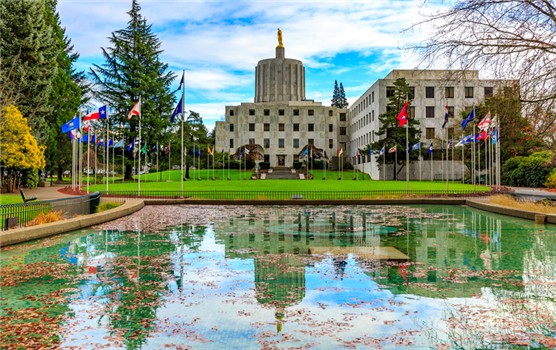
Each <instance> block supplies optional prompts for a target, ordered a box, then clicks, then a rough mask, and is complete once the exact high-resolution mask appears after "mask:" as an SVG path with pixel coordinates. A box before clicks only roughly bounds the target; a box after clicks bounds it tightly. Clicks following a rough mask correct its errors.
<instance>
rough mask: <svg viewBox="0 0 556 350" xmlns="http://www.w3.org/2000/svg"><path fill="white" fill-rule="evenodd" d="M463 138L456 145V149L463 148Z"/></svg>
mask: <svg viewBox="0 0 556 350" xmlns="http://www.w3.org/2000/svg"><path fill="white" fill-rule="evenodd" d="M464 140H465V138H463V139H461V140H460V141H459V142H458V143H456V147H463V145H465V143H464Z"/></svg>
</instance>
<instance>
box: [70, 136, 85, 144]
mask: <svg viewBox="0 0 556 350" xmlns="http://www.w3.org/2000/svg"><path fill="white" fill-rule="evenodd" d="M70 139H71V137H70ZM88 141H89V134H85V136H83V137H82V138H81V142H83V143H87V142H88Z"/></svg>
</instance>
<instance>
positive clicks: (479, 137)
mask: <svg viewBox="0 0 556 350" xmlns="http://www.w3.org/2000/svg"><path fill="white" fill-rule="evenodd" d="M486 139H487V133H486V131H484V130H483V131H481V132H480V133H478V134H477V141H481V140H485V141H486Z"/></svg>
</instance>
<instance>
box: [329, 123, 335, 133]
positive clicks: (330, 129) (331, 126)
mask: <svg viewBox="0 0 556 350" xmlns="http://www.w3.org/2000/svg"><path fill="white" fill-rule="evenodd" d="M328 132H334V124H328Z"/></svg>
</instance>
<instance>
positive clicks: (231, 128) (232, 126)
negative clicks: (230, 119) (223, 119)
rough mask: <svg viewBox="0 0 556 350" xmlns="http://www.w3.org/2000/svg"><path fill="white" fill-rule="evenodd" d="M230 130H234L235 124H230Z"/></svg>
mask: <svg viewBox="0 0 556 350" xmlns="http://www.w3.org/2000/svg"><path fill="white" fill-rule="evenodd" d="M230 132H234V124H230Z"/></svg>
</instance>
